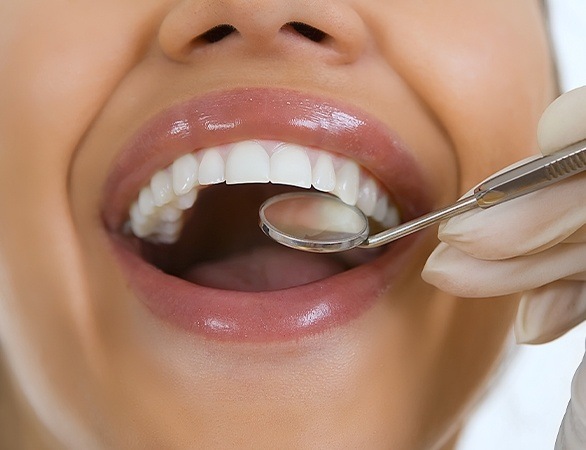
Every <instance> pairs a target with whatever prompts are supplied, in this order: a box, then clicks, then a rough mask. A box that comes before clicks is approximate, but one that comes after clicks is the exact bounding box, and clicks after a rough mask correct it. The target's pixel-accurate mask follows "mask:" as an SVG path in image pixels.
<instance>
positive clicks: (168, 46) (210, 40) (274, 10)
mask: <svg viewBox="0 0 586 450" xmlns="http://www.w3.org/2000/svg"><path fill="white" fill-rule="evenodd" d="M365 30H366V28H365V25H364V23H363V21H362V19H361V17H360V16H359V14H358V13H357V12H356V11H355V10H354V9H352V8H351V7H350V6H349V5H348V4H346V3H345V2H342V1H340V0H183V1H180V2H179V3H177V4H176V5H175V6H174V7H173V8H172V9H171V10H170V11H169V13H168V14H167V15H166V17H165V18H164V20H163V23H162V24H161V27H160V29H159V36H158V38H159V44H160V46H161V48H162V50H163V52H164V53H165V54H166V55H167V57H169V58H170V59H172V60H174V61H177V62H182V63H189V62H190V61H192V60H193V59H195V58H197V55H198V53H201V52H207V51H210V49H221V48H226V47H227V46H228V45H232V46H237V48H238V50H239V51H244V52H247V53H246V54H251V55H254V54H261V53H274V54H278V53H279V54H283V52H295V51H301V49H305V51H307V50H310V51H311V52H313V56H314V57H315V56H318V57H319V58H321V59H325V60H327V62H330V63H334V64H348V63H351V62H353V61H354V60H356V59H357V58H358V57H359V56H360V54H361V53H362V51H363V49H364V46H365V41H366V31H365Z"/></svg>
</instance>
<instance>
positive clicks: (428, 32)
mask: <svg viewBox="0 0 586 450" xmlns="http://www.w3.org/2000/svg"><path fill="white" fill-rule="evenodd" d="M436 3H438V5H437V6H436V5H435V4H432V5H429V8H428V6H427V5H426V6H425V8H426V13H425V14H422V13H421V11H419V10H418V8H419V9H420V8H421V6H419V7H418V6H417V2H400V6H399V7H396V5H393V8H395V7H396V8H395V9H394V11H389V13H388V14H387V17H392V19H391V20H392V21H393V23H392V24H391V26H387V27H386V28H385V30H384V31H383V30H381V33H384V34H385V41H386V46H387V48H386V52H387V54H388V55H389V56H388V57H389V60H390V61H393V64H395V67H396V70H397V71H398V72H399V73H400V75H401V76H402V77H403V78H404V79H405V80H407V82H408V83H409V84H410V86H411V88H413V89H414V90H415V91H416V92H417V93H418V94H419V95H420V97H421V98H422V99H423V100H424V102H425V103H426V104H427V105H428V106H429V108H430V111H431V114H432V115H433V116H434V117H435V118H436V119H437V121H438V125H439V126H440V127H442V128H443V129H444V130H445V132H446V134H447V137H448V138H449V139H450V140H451V143H452V146H453V150H454V152H455V155H456V157H457V159H458V165H459V169H460V180H459V182H460V190H461V191H464V190H467V189H469V188H470V187H472V186H473V185H475V184H476V183H478V182H479V181H481V179H483V178H484V177H486V176H488V175H489V174H491V173H492V172H494V171H496V170H497V169H500V168H502V167H504V166H506V165H508V164H510V163H512V162H514V161H516V160H518V159H521V158H523V157H525V156H527V155H529V154H531V153H535V152H536V151H537V146H536V125H537V122H538V119H539V117H540V115H541V113H542V111H543V110H544V108H545V106H546V105H547V104H548V103H549V101H551V100H552V99H553V97H554V95H555V89H554V87H555V85H554V78H553V70H552V58H551V55H550V53H549V46H548V39H547V36H546V33H545V27H544V18H543V17H542V14H541V12H540V9H539V7H538V3H537V2H512V3H511V2H508V1H507V2H505V1H498V0H497V1H491V2H489V1H478V2H468V1H463V0H448V1H446V2H436ZM439 3H441V5H439ZM389 8H390V7H389ZM391 12H392V13H393V14H391ZM418 16H420V17H422V18H423V19H421V20H418V21H415V20H414V19H413V18H414V17H418ZM414 23H417V26H413V24H414Z"/></svg>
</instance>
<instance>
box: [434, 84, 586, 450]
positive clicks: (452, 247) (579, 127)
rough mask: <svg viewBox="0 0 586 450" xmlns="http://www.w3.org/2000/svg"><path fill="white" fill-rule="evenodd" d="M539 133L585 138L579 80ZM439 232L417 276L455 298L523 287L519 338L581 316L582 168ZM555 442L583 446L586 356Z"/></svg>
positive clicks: (585, 215) (585, 200)
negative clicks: (554, 182) (438, 240)
mask: <svg viewBox="0 0 586 450" xmlns="http://www.w3.org/2000/svg"><path fill="white" fill-rule="evenodd" d="M538 133H539V136H538V138H539V145H540V148H541V151H542V153H543V154H551V153H553V152H554V151H557V150H559V149H561V148H563V147H565V146H567V145H570V144H573V143H576V142H578V141H581V140H583V139H586V87H582V88H580V89H576V90H574V91H571V92H568V93H567V94H565V95H563V96H562V97H560V98H559V99H558V100H556V101H555V102H554V103H553V104H552V105H551V106H550V107H549V108H548V109H547V110H546V111H545V113H544V114H543V116H542V119H541V121H540V124H539V130H538ZM439 238H440V240H441V241H442V243H441V244H440V245H439V246H438V247H437V248H436V250H435V251H434V252H433V253H432V255H431V256H430V258H429V259H428V261H427V264H426V266H425V269H424V271H423V278H424V279H425V280H426V281H427V282H429V283H431V284H434V285H435V286H437V287H439V288H440V289H442V290H444V291H447V292H450V293H453V294H456V295H459V296H462V297H491V296H498V295H506V294H511V293H515V292H524V294H523V297H522V299H521V303H520V306H519V311H518V313H517V319H516V323H515V335H516V338H517V341H518V342H520V343H532V344H537V343H543V342H548V341H550V340H552V339H555V338H556V337H558V336H560V335H562V334H563V333H565V332H566V331H568V330H569V329H571V328H573V327H574V326H575V325H577V324H578V323H580V322H582V321H584V320H585V319H586V174H580V175H576V176H574V177H571V178H569V179H568V180H565V181H563V182H560V183H558V184H556V185H554V186H550V187H548V188H546V189H543V190H541V191H538V192H534V193H532V194H529V195H526V196H524V197H522V198H518V199H515V200H511V201H509V202H507V203H504V204H501V205H498V206H495V207H493V208H490V209H488V210H474V211H470V212H468V213H465V214H462V215H460V216H457V217H455V218H453V219H450V220H449V221H447V223H444V224H442V225H441V226H440V231H439ZM562 449H563V450H574V449H575V450H578V449H580V450H583V449H586V359H585V361H583V362H582V364H581V366H580V368H579V369H578V371H577V373H576V375H575V376H574V381H573V383H572V400H571V401H570V404H569V405H568V410H567V412H566V415H565V417H564V421H563V423H562V427H561V429H560V433H559V435H558V441H557V443H556V450H562Z"/></svg>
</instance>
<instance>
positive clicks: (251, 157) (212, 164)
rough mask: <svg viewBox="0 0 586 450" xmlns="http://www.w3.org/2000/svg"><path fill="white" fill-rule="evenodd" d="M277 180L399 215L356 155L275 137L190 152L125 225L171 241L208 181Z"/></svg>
mask: <svg viewBox="0 0 586 450" xmlns="http://www.w3.org/2000/svg"><path fill="white" fill-rule="evenodd" d="M223 182H226V183H227V184H244V183H268V182H271V183H275V184H286V185H290V186H298V187H303V188H310V187H312V186H313V187H314V188H315V189H317V190H320V191H323V192H330V193H331V194H333V195H335V196H337V197H339V198H340V199H341V200H342V201H344V202H345V203H347V204H349V205H356V206H357V207H358V208H360V209H361V210H362V212H364V214H365V215H367V216H369V217H372V218H374V219H375V220H377V221H378V222H380V223H382V224H383V225H384V226H387V227H390V226H395V225H397V224H398V223H399V214H398V211H397V208H396V206H395V205H394V204H389V199H388V196H387V194H386V193H385V191H384V190H383V189H382V188H381V186H380V185H379V184H378V183H377V182H376V181H375V180H374V179H373V178H372V177H371V176H370V175H369V174H368V173H367V172H365V171H364V170H361V169H360V168H359V166H358V165H357V164H356V163H355V162H354V161H352V160H350V159H347V158H344V157H341V156H335V155H333V154H331V153H328V152H326V151H323V150H318V149H315V148H307V147H302V146H300V145H296V144H290V143H283V142H274V141H243V142H236V143H233V144H228V145H223V146H221V147H213V148H208V149H205V150H201V151H198V152H197V153H189V154H186V155H183V156H181V157H179V158H177V159H176V160H175V161H174V162H173V163H172V164H171V165H170V166H169V167H167V168H165V169H162V170H160V171H158V172H157V173H155V174H154V175H153V176H152V178H151V180H150V182H149V183H148V184H147V185H146V186H144V187H143V188H142V189H141V190H140V193H139V195H138V198H137V200H136V201H135V202H134V203H133V204H132V205H131V207H130V212H129V216H130V219H129V222H128V224H127V228H129V229H130V230H132V232H133V233H134V235H135V236H137V237H139V238H146V239H148V240H150V241H152V242H161V243H168V244H170V243H173V242H176V241H177V239H178V238H179V234H180V232H181V228H182V226H183V211H184V210H186V209H189V208H191V207H192V206H193V204H194V203H195V201H196V198H197V193H198V191H199V190H200V189H202V187H203V186H205V185H210V184H218V183H223Z"/></svg>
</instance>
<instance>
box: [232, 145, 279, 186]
mask: <svg viewBox="0 0 586 450" xmlns="http://www.w3.org/2000/svg"><path fill="white" fill-rule="evenodd" d="M269 170H270V162H269V155H268V154H267V152H266V150H265V149H264V147H263V146H262V145H260V144H259V143H257V142H254V141H245V142H239V143H237V144H235V145H234V147H232V150H231V151H230V154H229V155H228V159H227V160H226V184H236V183H268V182H269Z"/></svg>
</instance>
